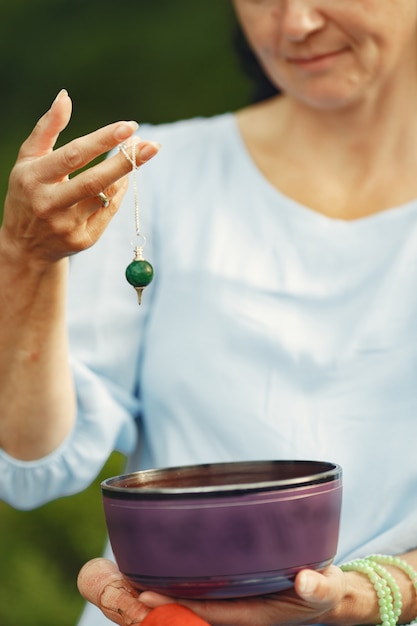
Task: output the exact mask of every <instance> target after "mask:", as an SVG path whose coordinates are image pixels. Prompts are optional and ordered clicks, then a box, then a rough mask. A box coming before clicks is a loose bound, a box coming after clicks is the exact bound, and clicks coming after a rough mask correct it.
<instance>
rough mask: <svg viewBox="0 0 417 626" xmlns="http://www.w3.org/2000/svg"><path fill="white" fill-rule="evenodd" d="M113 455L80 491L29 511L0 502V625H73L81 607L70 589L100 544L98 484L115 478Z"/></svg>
mask: <svg viewBox="0 0 417 626" xmlns="http://www.w3.org/2000/svg"><path fill="white" fill-rule="evenodd" d="M122 469H123V459H122V457H121V456H120V455H119V454H116V453H114V454H113V455H112V456H111V458H110V459H109V461H108V462H107V464H106V466H105V467H104V468H103V470H102V472H101V474H100V476H99V477H98V478H97V479H96V480H95V481H94V483H93V484H92V485H91V486H90V487H89V488H88V489H86V490H85V491H84V492H83V493H80V494H77V495H75V496H71V497H67V498H61V499H60V500H57V501H55V502H51V503H50V504H47V505H45V506H43V507H40V508H38V509H36V510H34V511H16V510H15V509H13V508H11V507H10V506H8V505H7V504H5V503H4V502H1V501H0V531H1V532H0V535H1V541H0V563H1V564H2V575H1V585H0V624H1V625H2V626H23V625H24V624H30V626H57V624H59V626H74V625H75V624H76V622H77V619H78V617H79V615H80V613H81V611H82V608H83V606H84V601H83V599H82V598H81V596H80V595H79V593H78V590H77V587H76V581H77V575H78V572H79V570H80V568H81V567H82V565H83V564H84V563H85V562H86V561H87V560H88V559H91V558H94V557H96V556H100V555H101V553H102V551H103V547H104V545H105V540H106V528H105V521H104V514H103V509H102V502H101V493H100V486H99V485H100V481H101V480H102V479H104V478H107V477H109V476H114V475H116V474H119V473H120V472H121V471H122Z"/></svg>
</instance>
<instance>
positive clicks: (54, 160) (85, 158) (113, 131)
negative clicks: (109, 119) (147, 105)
mask: <svg viewBox="0 0 417 626" xmlns="http://www.w3.org/2000/svg"><path fill="white" fill-rule="evenodd" d="M138 127H139V125H138V123H137V122H133V121H129V122H114V123H113V124H109V125H107V126H104V127H103V128H99V129H98V130H95V131H94V132H92V133H89V134H88V135H84V136H83V137H78V138H77V139H74V140H73V141H70V142H69V143H67V144H66V145H65V146H62V147H61V148H58V149H57V150H55V151H54V152H51V153H49V154H47V155H45V156H44V158H43V159H40V160H39V161H38V162H37V163H36V167H35V172H36V174H37V178H38V179H39V180H40V181H42V182H44V183H53V182H56V181H59V180H62V179H63V178H65V177H66V176H68V175H70V174H72V173H73V172H76V171H77V170H79V169H81V168H83V167H85V166H86V165H88V164H89V163H91V161H93V160H94V159H96V158H97V157H99V156H102V155H103V154H107V153H108V152H109V151H110V150H112V149H113V148H115V147H116V146H117V145H118V144H119V143H121V142H123V141H126V140H127V139H129V138H130V137H131V136H132V135H133V133H134V132H135V131H136V130H137V129H138Z"/></svg>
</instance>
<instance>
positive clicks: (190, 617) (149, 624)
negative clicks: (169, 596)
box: [142, 604, 210, 626]
mask: <svg viewBox="0 0 417 626" xmlns="http://www.w3.org/2000/svg"><path fill="white" fill-rule="evenodd" d="M142 626H210V625H209V624H208V623H207V622H206V621H204V620H203V619H202V618H201V617H199V616H198V615H196V614H195V613H194V612H193V611H191V610H190V609H187V608H185V606H181V605H180V604H163V605H162V606H158V607H156V609H152V611H151V612H150V613H149V614H148V615H147V616H146V617H145V619H144V620H143V622H142Z"/></svg>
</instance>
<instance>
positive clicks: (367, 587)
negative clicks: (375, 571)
mask: <svg viewBox="0 0 417 626" xmlns="http://www.w3.org/2000/svg"><path fill="white" fill-rule="evenodd" d="M344 578H345V594H344V596H343V598H342V600H341V602H339V603H338V604H337V606H335V607H334V608H333V609H331V610H330V611H329V612H328V613H326V615H324V616H323V617H322V621H323V623H325V624H328V625H329V626H355V625H356V624H379V623H380V621H379V620H380V616H379V606H378V598H377V595H376V593H375V589H374V586H373V585H372V583H371V582H370V580H369V579H368V578H366V576H363V575H362V574H360V573H359V572H355V571H349V572H344Z"/></svg>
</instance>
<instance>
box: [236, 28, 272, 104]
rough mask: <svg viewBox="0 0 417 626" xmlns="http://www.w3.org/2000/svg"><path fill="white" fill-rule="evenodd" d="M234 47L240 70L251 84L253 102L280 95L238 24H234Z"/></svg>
mask: <svg viewBox="0 0 417 626" xmlns="http://www.w3.org/2000/svg"><path fill="white" fill-rule="evenodd" d="M234 47H235V49H236V52H237V55H238V58H239V62H240V66H241V68H242V70H243V71H244V73H245V74H246V75H247V76H248V77H249V78H250V79H251V81H252V83H253V92H252V99H253V102H260V101H261V100H266V98H270V97H272V96H275V95H277V94H278V93H280V91H279V89H278V88H277V87H276V86H275V85H273V84H272V83H271V81H270V80H269V78H268V77H267V76H266V74H265V72H264V71H263V69H262V67H261V65H260V64H259V61H258V59H257V58H256V56H255V55H254V53H253V52H252V50H251V48H250V46H249V44H248V42H247V41H246V37H245V35H244V34H243V31H242V29H241V27H240V25H239V24H238V23H236V27H235V34H234Z"/></svg>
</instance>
